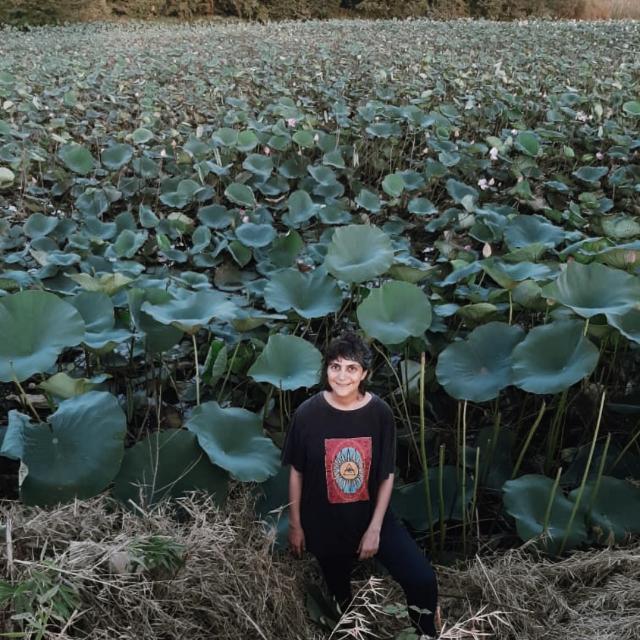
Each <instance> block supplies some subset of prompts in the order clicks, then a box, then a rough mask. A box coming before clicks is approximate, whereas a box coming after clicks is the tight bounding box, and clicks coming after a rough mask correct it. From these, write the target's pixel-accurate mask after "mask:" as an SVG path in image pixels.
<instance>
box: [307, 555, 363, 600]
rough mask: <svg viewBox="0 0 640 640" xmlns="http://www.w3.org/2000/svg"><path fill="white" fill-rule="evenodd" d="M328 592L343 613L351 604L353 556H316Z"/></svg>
mask: <svg viewBox="0 0 640 640" xmlns="http://www.w3.org/2000/svg"><path fill="white" fill-rule="evenodd" d="M316 559H317V560H318V563H319V564H320V568H321V569H322V575H323V576H324V580H325V582H326V583H327V587H329V592H330V593H331V595H332V596H333V597H334V598H335V599H336V602H337V603H338V604H339V605H340V609H341V611H345V610H346V608H347V607H348V606H349V603H350V602H351V598H352V595H351V570H352V569H353V562H354V556H316Z"/></svg>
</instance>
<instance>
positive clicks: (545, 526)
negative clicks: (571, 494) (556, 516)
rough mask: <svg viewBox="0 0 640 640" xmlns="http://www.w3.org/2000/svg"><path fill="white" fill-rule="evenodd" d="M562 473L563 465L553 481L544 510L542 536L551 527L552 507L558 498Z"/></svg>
mask: <svg viewBox="0 0 640 640" xmlns="http://www.w3.org/2000/svg"><path fill="white" fill-rule="evenodd" d="M561 475H562V467H559V468H558V473H556V479H555V481H554V483H553V487H551V493H550V494H549V500H548V502H547V508H546V509H545V511H544V520H543V521H542V534H541V535H542V536H544V535H545V534H546V533H547V529H549V519H550V518H551V509H552V508H553V501H554V500H555V498H556V492H557V491H558V485H559V484H560V476H561Z"/></svg>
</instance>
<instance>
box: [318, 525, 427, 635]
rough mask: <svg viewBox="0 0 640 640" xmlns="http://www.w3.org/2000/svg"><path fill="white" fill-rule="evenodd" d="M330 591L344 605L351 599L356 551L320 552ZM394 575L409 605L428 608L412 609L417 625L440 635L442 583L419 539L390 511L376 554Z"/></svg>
mask: <svg viewBox="0 0 640 640" xmlns="http://www.w3.org/2000/svg"><path fill="white" fill-rule="evenodd" d="M316 557H317V559H318V562H319V563H320V568H321V569H322V573H323V575H324V579H325V581H326V583H327V586H328V587H329V591H330V592H331V594H332V595H333V596H334V597H335V599H336V600H337V601H338V603H339V604H340V606H341V607H342V609H343V610H344V608H345V607H346V605H348V604H349V602H351V598H352V596H351V570H352V568H353V563H354V562H355V560H356V556H354V555H341V556H316ZM375 558H376V560H378V561H379V562H380V563H381V564H382V565H383V566H384V567H386V569H387V571H388V572H389V573H390V574H391V576H392V577H393V578H394V579H395V580H396V581H397V582H398V583H399V584H400V586H401V587H402V588H403V589H404V593H405V595H406V597H407V605H409V606H411V605H413V606H415V607H418V608H420V609H427V610H428V611H430V613H420V612H419V611H416V610H415V609H409V616H410V617H411V621H412V622H413V625H414V627H415V628H416V630H417V631H419V632H420V633H424V634H426V635H428V636H436V635H437V633H436V628H435V625H434V621H433V616H434V613H435V610H436V604H437V601H438V583H437V581H436V574H435V572H434V571H433V567H432V566H431V564H430V562H429V561H428V560H427V558H426V557H425V556H424V554H423V553H422V552H421V551H420V549H418V545H417V544H416V543H415V540H414V539H413V538H412V537H411V536H410V535H409V533H408V531H407V530H406V529H405V528H404V527H403V526H402V525H401V524H400V523H399V522H398V520H397V519H396V518H395V517H394V516H392V515H390V514H388V515H387V517H385V519H384V521H383V524H382V530H381V532H380V546H379V547H378V553H377V554H376V555H375Z"/></svg>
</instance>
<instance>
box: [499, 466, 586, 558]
mask: <svg viewBox="0 0 640 640" xmlns="http://www.w3.org/2000/svg"><path fill="white" fill-rule="evenodd" d="M553 484H554V483H553V480H551V478H547V477H545V476H540V475H533V474H531V475H525V476H521V477H519V478H516V479H515V480H509V481H508V482H505V483H504V486H503V500H504V507H505V509H506V511H507V513H508V514H509V515H511V516H513V517H514V518H515V519H516V529H517V531H518V535H519V536H520V538H521V539H522V540H524V541H525V542H526V541H528V540H532V539H534V538H538V537H539V536H541V534H542V533H543V530H544V519H545V514H546V512H547V505H548V504H549V499H550V497H551V491H552V488H553ZM572 510H573V502H571V501H570V500H568V499H567V498H566V497H565V496H564V495H562V493H561V492H560V491H558V492H557V493H556V494H555V496H554V497H553V503H552V506H551V509H550V517H549V521H548V523H547V531H546V532H545V533H546V536H547V537H546V539H540V541H539V543H540V545H541V546H542V547H543V548H544V549H546V550H547V551H548V552H549V553H552V554H555V553H557V552H558V550H559V548H560V546H561V544H562V540H563V538H564V537H565V535H566V532H567V526H568V524H569V519H570V518H571V512H572ZM587 538H588V536H587V530H586V528H585V523H584V511H579V512H578V514H577V515H576V517H575V519H574V521H573V524H572V526H571V531H570V533H569V535H568V537H567V543H566V545H565V549H573V548H574V547H577V546H579V545H581V544H584V543H585V542H586V541H587Z"/></svg>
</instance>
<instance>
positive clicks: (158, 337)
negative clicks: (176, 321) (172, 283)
mask: <svg viewBox="0 0 640 640" xmlns="http://www.w3.org/2000/svg"><path fill="white" fill-rule="evenodd" d="M170 300H172V296H171V294H170V293H169V292H168V291H165V290H164V289H155V288H146V289H139V288H134V289H129V290H128V291H127V301H128V303H129V311H130V312H131V318H132V319H133V323H134V325H135V327H136V329H137V330H138V331H141V332H142V333H144V335H145V346H146V348H147V350H148V351H151V352H152V353H159V352H162V351H167V350H168V349H170V348H171V347H173V346H174V345H176V344H178V342H180V340H181V339H182V336H183V335H184V334H183V332H182V331H181V330H180V329H178V328H177V327H174V326H173V325H165V324H162V323H161V322H158V321H157V320H154V319H153V318H152V317H151V316H150V315H148V314H146V313H145V312H144V311H142V305H143V304H144V303H145V302H150V303H151V304H163V303H165V302H168V301H170Z"/></svg>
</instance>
